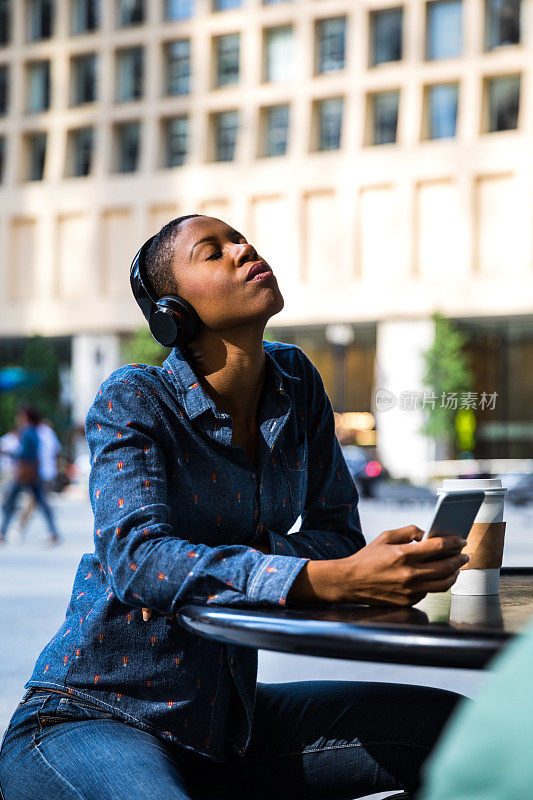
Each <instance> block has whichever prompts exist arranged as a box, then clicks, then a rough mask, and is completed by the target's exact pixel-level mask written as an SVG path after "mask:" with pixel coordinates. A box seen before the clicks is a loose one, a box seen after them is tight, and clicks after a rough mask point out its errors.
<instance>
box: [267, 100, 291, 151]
mask: <svg viewBox="0 0 533 800" xmlns="http://www.w3.org/2000/svg"><path fill="white" fill-rule="evenodd" d="M288 138H289V106H288V105H282V106H271V107H270V108H267V109H266V110H265V146H264V155H265V156H284V155H285V153H286V152H287V142H288Z"/></svg>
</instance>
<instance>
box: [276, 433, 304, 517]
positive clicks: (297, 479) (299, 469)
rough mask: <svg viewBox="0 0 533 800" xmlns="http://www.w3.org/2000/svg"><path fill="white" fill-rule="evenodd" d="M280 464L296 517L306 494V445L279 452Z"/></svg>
mask: <svg viewBox="0 0 533 800" xmlns="http://www.w3.org/2000/svg"><path fill="white" fill-rule="evenodd" d="M281 463H282V464H283V469H284V471H285V476H286V478H287V481H288V484H289V496H290V499H291V507H292V511H293V514H294V517H295V518H296V517H298V516H299V515H300V514H301V513H302V511H303V509H304V504H305V496H306V493H307V443H306V442H304V443H303V444H301V445H298V446H297V447H296V448H294V449H292V450H288V451H287V450H282V451H281Z"/></svg>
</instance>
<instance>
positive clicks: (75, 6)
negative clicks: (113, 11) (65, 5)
mask: <svg viewBox="0 0 533 800" xmlns="http://www.w3.org/2000/svg"><path fill="white" fill-rule="evenodd" d="M99 24H100V0H72V5H71V19H70V29H71V31H72V33H90V32H91V31H95V30H96V29H97V28H98V26H99Z"/></svg>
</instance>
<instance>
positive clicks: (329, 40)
mask: <svg viewBox="0 0 533 800" xmlns="http://www.w3.org/2000/svg"><path fill="white" fill-rule="evenodd" d="M317 43H318V53H317V57H318V62H317V70H316V71H317V72H319V73H320V72H331V71H332V70H335V69H343V67H344V64H345V48H346V17H335V18H333V19H322V20H320V22H318V23H317Z"/></svg>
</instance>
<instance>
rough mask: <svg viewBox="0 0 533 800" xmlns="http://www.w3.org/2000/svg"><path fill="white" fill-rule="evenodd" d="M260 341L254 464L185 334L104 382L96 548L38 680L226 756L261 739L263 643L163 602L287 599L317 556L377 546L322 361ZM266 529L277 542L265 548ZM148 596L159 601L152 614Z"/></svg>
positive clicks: (96, 464) (95, 456)
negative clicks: (257, 709)
mask: <svg viewBox="0 0 533 800" xmlns="http://www.w3.org/2000/svg"><path fill="white" fill-rule="evenodd" d="M263 346H264V351H265V362H266V377H265V387H264V390H263V393H262V396H261V398H260V402H259V405H258V414H257V423H258V468H257V471H256V469H255V468H254V466H253V465H252V463H251V461H250V459H249V458H248V456H247V454H246V453H245V451H244V450H243V449H242V448H241V447H237V446H235V445H232V444H231V435H232V420H231V417H230V415H228V414H225V413H222V412H220V411H219V410H218V409H217V408H216V406H215V404H214V402H213V400H212V399H211V398H210V397H209V395H208V394H207V393H206V392H205V391H204V389H203V388H202V386H201V384H200V383H199V381H198V377H197V375H196V374H195V373H194V371H193V369H192V367H191V365H190V364H189V362H188V360H187V359H186V357H185V355H184V354H183V353H182V352H181V351H180V350H179V349H178V348H176V349H174V350H173V351H172V352H171V354H170V355H169V357H168V358H167V360H166V361H165V362H164V364H163V367H152V366H146V365H139V364H130V365H127V366H124V367H121V368H120V369H118V370H116V371H115V372H113V373H112V374H111V375H110V376H109V377H108V378H107V379H106V380H105V381H104V383H103V384H102V386H101V388H100V390H99V391H98V393H97V396H96V399H95V401H94V403H93V405H92V407H91V408H90V410H89V413H88V415H87V420H86V437H87V441H88V444H89V447H90V454H91V474H90V479H89V491H90V497H91V504H92V508H93V512H94V552H92V553H85V554H84V555H83V556H82V558H81V560H80V563H79V566H78V570H77V573H76V576H75V580H74V587H73V590H72V596H71V599H70V603H69V605H68V609H67V612H66V617H65V621H64V623H63V624H62V626H61V627H60V629H59V630H58V632H57V633H56V635H55V636H54V637H53V638H52V640H51V641H50V642H49V643H48V644H47V645H46V646H45V647H44V649H43V651H42V652H41V654H40V655H39V657H38V659H37V662H36V664H35V668H34V671H33V674H32V676H31V679H30V680H29V681H28V682H27V683H26V687H29V686H39V687H43V688H55V689H60V690H63V691H65V690H66V691H68V692H69V693H70V694H72V695H73V696H76V697H79V698H86V699H89V700H91V701H93V702H95V703H96V704H97V705H99V706H101V707H102V708H104V709H107V710H111V711H112V712H113V713H115V714H116V715H117V716H118V717H120V718H122V719H124V720H125V721H126V722H129V723H130V724H132V725H134V726H137V727H139V728H141V729H143V730H146V731H149V732H150V733H152V734H154V735H156V736H158V737H160V738H163V739H165V740H167V741H171V742H174V743H176V744H179V745H181V746H183V747H186V748H190V749H192V750H194V751H196V752H198V753H202V754H204V755H206V756H208V757H209V758H211V759H213V760H215V761H224V760H225V758H226V757H227V756H226V753H227V747H228V746H229V747H232V748H233V750H234V751H236V752H237V753H238V754H241V755H242V754H243V753H244V752H245V750H246V747H247V745H248V743H249V740H250V731H251V724H252V717H253V710H254V702H255V691H256V679H257V649H255V648H248V647H243V646H240V645H239V646H232V645H228V644H223V643H220V642H216V641H211V640H208V639H203V638H201V637H198V636H197V635H196V634H195V633H192V632H190V631H189V630H187V629H185V628H184V627H183V626H182V625H180V624H179V622H178V621H177V620H176V619H172V620H169V619H167V618H166V617H165V616H162V615H164V614H172V613H174V612H176V611H177V610H178V609H179V607H180V606H181V605H183V604H185V603H203V604H212V605H221V606H234V607H246V606H259V605H263V606H268V607H271V608H280V607H283V606H284V605H285V602H286V598H287V594H288V592H289V589H290V587H291V585H292V583H293V581H294V580H295V578H296V576H297V575H298V573H299V572H300V570H301V569H302V567H303V566H304V564H305V563H306V562H307V561H309V560H310V559H332V558H341V557H345V556H348V555H351V554H352V553H354V552H356V551H357V550H359V549H360V548H361V547H363V546H364V544H365V540H364V538H363V535H362V533H361V525H360V520H359V511H358V507H357V503H358V494H357V489H356V487H355V485H354V482H353V479H352V477H351V474H350V472H349V470H348V467H347V465H346V462H345V460H344V457H343V455H342V452H341V449H340V446H339V443H338V440H337V438H336V436H335V428H334V416H333V410H332V407H331V404H330V401H329V398H328V396H327V394H326V392H325V389H324V386H323V383H322V380H321V378H320V375H319V373H318V371H317V369H316V367H315V366H314V364H313V363H312V362H311V361H310V359H309V358H308V357H307V356H306V355H305V354H304V353H303V351H302V350H301V349H300V348H299V347H296V346H294V345H287V344H282V343H279V342H274V343H272V342H266V341H265V342H264V343H263ZM299 515H301V517H302V521H301V528H300V530H299V531H298V532H294V533H291V534H288V533H287V531H288V530H289V529H290V528H291V527H292V526H293V525H294V523H295V521H296V520H297V518H298V516H299ZM265 535H268V538H269V540H270V549H271V553H270V554H268V555H266V554H264V553H262V552H260V551H259V550H256V549H255V548H254V542H257V540H258V539H259V538H263V537H264V536H265ZM143 606H147V607H149V608H151V609H154V610H155V611H156V612H159V614H156V613H153V614H152V617H151V618H150V619H149V620H148V621H146V622H144V621H143V619H142V611H141V609H142V607H143Z"/></svg>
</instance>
